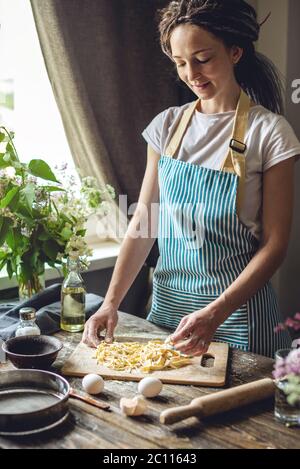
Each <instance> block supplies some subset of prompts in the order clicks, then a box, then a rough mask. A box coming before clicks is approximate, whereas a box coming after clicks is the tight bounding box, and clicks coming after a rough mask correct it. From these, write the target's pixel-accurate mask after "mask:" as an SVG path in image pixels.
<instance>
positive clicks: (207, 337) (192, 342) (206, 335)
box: [171, 305, 220, 357]
mask: <svg viewBox="0 0 300 469" xmlns="http://www.w3.org/2000/svg"><path fill="white" fill-rule="evenodd" d="M219 325H220V323H219V322H218V321H217V320H216V311H215V309H214V308H212V306H211V305H208V306H206V307H205V308H203V309H201V310H199V311H195V312H194V313H191V314H188V315H187V316H185V317H184V318H182V320H181V321H180V323H179V325H178V327H177V329H176V331H175V332H174V333H173V334H171V340H172V343H173V345H174V347H175V349H176V350H179V351H180V352H182V353H184V354H187V355H193V356H195V357H197V356H200V355H203V354H204V353H205V352H207V350H208V348H209V345H210V343H211V341H212V339H213V336H214V334H215V332H216V330H217V328H218V327H219Z"/></svg>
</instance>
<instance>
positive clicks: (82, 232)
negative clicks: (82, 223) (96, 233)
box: [76, 230, 86, 236]
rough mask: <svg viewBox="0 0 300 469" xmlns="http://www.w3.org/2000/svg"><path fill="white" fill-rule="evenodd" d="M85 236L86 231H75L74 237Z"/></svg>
mask: <svg viewBox="0 0 300 469" xmlns="http://www.w3.org/2000/svg"><path fill="white" fill-rule="evenodd" d="M85 235H86V230H78V231H76V236H85Z"/></svg>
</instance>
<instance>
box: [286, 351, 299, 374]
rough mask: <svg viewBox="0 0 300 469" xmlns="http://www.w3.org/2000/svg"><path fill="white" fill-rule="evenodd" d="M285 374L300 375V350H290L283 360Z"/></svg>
mask: <svg viewBox="0 0 300 469" xmlns="http://www.w3.org/2000/svg"><path fill="white" fill-rule="evenodd" d="M285 367H286V371H287V374H294V375H300V349H296V350H292V352H290V353H289V354H288V356H287V357H286V360H285Z"/></svg>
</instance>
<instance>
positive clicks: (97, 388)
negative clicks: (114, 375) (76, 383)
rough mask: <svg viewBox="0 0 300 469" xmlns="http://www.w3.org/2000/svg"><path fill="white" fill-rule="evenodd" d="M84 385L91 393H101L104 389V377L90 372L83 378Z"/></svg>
mask: <svg viewBox="0 0 300 469" xmlns="http://www.w3.org/2000/svg"><path fill="white" fill-rule="evenodd" d="M82 387H83V389H84V390H85V391H86V392H88V393H89V394H100V392H102V391H103V389H104V379H103V378H102V377H101V376H99V375H96V374H94V373H90V374H89V375H85V377H84V378H83V380H82Z"/></svg>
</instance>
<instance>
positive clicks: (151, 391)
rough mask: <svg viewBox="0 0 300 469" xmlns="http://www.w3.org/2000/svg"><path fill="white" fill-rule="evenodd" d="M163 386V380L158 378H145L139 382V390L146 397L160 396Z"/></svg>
mask: <svg viewBox="0 0 300 469" xmlns="http://www.w3.org/2000/svg"><path fill="white" fill-rule="evenodd" d="M162 387H163V385H162V382H161V381H160V379H158V378H143V379H142V380H141V381H140V382H139V384H138V391H139V393H140V394H143V396H145V397H155V396H158V394H159V393H160V391H161V390H162Z"/></svg>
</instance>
